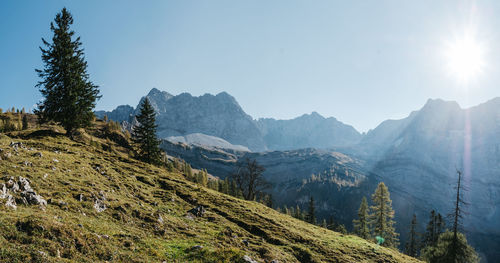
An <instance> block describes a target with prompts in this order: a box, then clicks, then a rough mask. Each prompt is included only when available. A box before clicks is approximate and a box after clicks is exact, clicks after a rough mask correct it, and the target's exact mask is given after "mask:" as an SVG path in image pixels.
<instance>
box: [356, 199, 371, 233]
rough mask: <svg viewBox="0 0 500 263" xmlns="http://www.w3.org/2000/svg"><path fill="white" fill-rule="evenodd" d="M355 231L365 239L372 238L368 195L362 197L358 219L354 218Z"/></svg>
mask: <svg viewBox="0 0 500 263" xmlns="http://www.w3.org/2000/svg"><path fill="white" fill-rule="evenodd" d="M353 225H354V233H355V234H356V235H358V236H359V237H362V238H364V239H368V238H370V228H369V226H368V202H367V201H366V197H364V196H363V199H361V205H360V206H359V210H358V219H355V220H353Z"/></svg>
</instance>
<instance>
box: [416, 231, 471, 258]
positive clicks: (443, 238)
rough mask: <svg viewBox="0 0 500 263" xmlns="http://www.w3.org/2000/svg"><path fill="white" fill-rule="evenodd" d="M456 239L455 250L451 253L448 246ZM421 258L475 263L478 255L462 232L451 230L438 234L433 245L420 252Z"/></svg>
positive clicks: (450, 246) (451, 245)
mask: <svg viewBox="0 0 500 263" xmlns="http://www.w3.org/2000/svg"><path fill="white" fill-rule="evenodd" d="M454 240H456V242H457V243H456V246H457V248H458V249H457V250H456V251H455V253H454V254H453V253H452V251H451V250H450V248H452V247H453V246H454V244H453V243H454V242H455V241H454ZM421 255H422V259H424V260H425V261H426V262H429V263H477V262H479V257H478V255H477V253H476V251H474V248H472V247H471V246H470V245H469V244H468V243H467V239H466V237H465V235H464V234H462V233H460V232H458V233H457V234H456V238H455V234H454V233H453V232H451V231H446V232H445V233H443V234H441V235H439V238H438V241H437V242H436V245H435V246H428V247H426V248H424V249H423V250H422V252H421Z"/></svg>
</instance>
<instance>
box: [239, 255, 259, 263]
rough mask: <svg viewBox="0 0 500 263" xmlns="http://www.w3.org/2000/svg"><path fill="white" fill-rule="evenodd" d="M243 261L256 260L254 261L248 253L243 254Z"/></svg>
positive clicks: (251, 262)
mask: <svg viewBox="0 0 500 263" xmlns="http://www.w3.org/2000/svg"><path fill="white" fill-rule="evenodd" d="M243 261H245V262H248V263H258V262H257V261H255V260H253V259H252V258H251V257H249V256H248V255H245V256H243Z"/></svg>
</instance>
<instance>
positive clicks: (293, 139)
mask: <svg viewBox="0 0 500 263" xmlns="http://www.w3.org/2000/svg"><path fill="white" fill-rule="evenodd" d="M258 124H259V128H260V129H261V132H262V134H263V136H264V141H265V142H266V145H267V147H268V148H269V149H272V150H294V149H303V148H318V149H327V148H332V147H339V146H352V145H354V144H356V143H358V142H359V141H360V140H361V137H362V135H361V134H360V133H359V132H358V131H356V129H354V128H353V127H352V126H350V125H346V124H344V123H342V122H340V121H338V120H337V119H335V118H333V117H330V118H325V117H323V116H321V115H320V114H318V113H317V112H313V113H311V114H304V115H302V116H300V117H297V118H295V119H291V120H275V119H270V118H267V119H259V120H258Z"/></svg>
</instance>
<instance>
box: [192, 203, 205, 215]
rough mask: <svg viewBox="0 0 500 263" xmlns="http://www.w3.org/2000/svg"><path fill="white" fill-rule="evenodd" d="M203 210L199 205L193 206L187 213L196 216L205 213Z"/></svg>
mask: <svg viewBox="0 0 500 263" xmlns="http://www.w3.org/2000/svg"><path fill="white" fill-rule="evenodd" d="M205 212H206V210H205V207H203V206H201V205H199V206H197V207H194V208H193V209H191V210H189V211H188V213H191V214H192V215H194V216H197V217H202V216H203V215H204V214H205Z"/></svg>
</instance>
